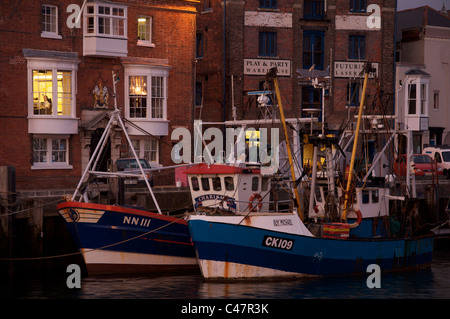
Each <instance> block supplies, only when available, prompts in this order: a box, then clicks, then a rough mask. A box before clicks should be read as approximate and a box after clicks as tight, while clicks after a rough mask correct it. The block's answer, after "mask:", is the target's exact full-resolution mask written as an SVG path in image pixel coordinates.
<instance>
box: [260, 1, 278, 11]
mask: <svg viewBox="0 0 450 319" xmlns="http://www.w3.org/2000/svg"><path fill="white" fill-rule="evenodd" d="M259 8H260V9H272V10H273V9H277V8H278V3H277V0H259Z"/></svg>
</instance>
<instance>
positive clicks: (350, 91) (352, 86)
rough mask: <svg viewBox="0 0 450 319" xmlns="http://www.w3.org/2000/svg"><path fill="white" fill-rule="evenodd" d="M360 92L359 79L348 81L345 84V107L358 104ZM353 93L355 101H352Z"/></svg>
mask: <svg viewBox="0 0 450 319" xmlns="http://www.w3.org/2000/svg"><path fill="white" fill-rule="evenodd" d="M355 91H356V92H355ZM361 94H362V83H361V82H360V81H349V83H348V85H347V107H356V106H359V104H360V102H361ZM353 95H355V99H356V102H353V99H352V97H353Z"/></svg>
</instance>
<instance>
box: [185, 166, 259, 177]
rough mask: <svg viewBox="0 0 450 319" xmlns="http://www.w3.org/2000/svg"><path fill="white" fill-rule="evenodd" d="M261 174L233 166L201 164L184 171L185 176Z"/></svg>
mask: <svg viewBox="0 0 450 319" xmlns="http://www.w3.org/2000/svg"><path fill="white" fill-rule="evenodd" d="M251 172H253V173H256V174H259V173H260V169H259V168H258V169H249V168H243V167H237V166H231V165H221V164H206V163H200V164H198V165H195V166H192V167H189V168H188V169H186V170H185V171H184V173H185V174H191V175H197V174H200V175H202V174H204V175H206V174H245V173H251Z"/></svg>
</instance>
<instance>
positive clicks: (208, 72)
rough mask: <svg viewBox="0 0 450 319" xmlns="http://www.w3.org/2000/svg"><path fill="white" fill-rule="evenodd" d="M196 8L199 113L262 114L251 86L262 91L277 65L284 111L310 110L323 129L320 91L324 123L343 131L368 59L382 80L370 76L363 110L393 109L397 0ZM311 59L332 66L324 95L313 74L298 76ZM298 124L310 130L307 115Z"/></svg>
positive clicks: (293, 114) (207, 1) (251, 0)
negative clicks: (263, 84) (315, 85)
mask: <svg viewBox="0 0 450 319" xmlns="http://www.w3.org/2000/svg"><path fill="white" fill-rule="evenodd" d="M370 6H372V7H370ZM372 8H373V9H372ZM198 11H199V13H198V20H197V63H196V65H197V68H196V118H201V119H203V120H213V121H219V120H233V119H234V118H236V119H237V120H243V119H262V118H264V109H263V108H261V107H258V104H257V101H256V98H257V96H252V95H249V92H252V91H260V90H262V83H263V82H264V80H265V73H266V72H267V71H268V69H269V68H270V66H277V67H278V76H279V83H280V87H281V88H282V101H283V106H284V109H285V113H286V116H287V117H288V118H291V119H302V118H303V120H306V119H307V118H309V117H310V116H311V113H313V115H314V116H316V117H318V119H319V123H318V125H314V129H316V130H320V128H321V126H322V125H321V124H322V123H321V122H322V99H323V98H325V101H324V105H325V127H326V128H327V129H328V132H329V133H333V134H336V135H340V134H341V133H342V131H343V129H344V128H345V124H346V122H347V119H349V118H351V119H353V114H354V112H355V111H356V109H357V107H356V106H358V105H359V102H360V98H361V91H362V83H363V81H362V79H363V74H361V68H362V66H363V64H364V62H367V61H370V62H372V63H373V65H374V66H375V67H376V69H377V77H378V78H379V83H380V87H379V89H378V88H377V85H376V81H374V80H371V81H370V84H369V85H370V88H369V89H368V91H367V96H366V106H367V109H369V108H370V110H371V112H372V113H373V111H374V108H375V107H376V112H377V114H380V113H381V112H383V113H385V114H393V109H394V74H395V71H394V64H395V58H394V53H395V35H394V31H395V13H396V2H395V1H394V0H345V1H336V0H328V1H324V0H289V1H276V0H261V1H260V0H247V1H231V0H224V1H215V0H203V1H202V2H201V4H200V7H199V10H198ZM312 66H314V67H313V69H314V70H316V71H321V72H322V73H324V72H329V76H330V80H329V82H328V84H329V87H328V89H327V90H326V91H325V92H324V93H325V94H324V95H322V89H320V88H315V87H314V86H313V84H312V82H311V81H310V80H308V79H306V78H304V79H303V80H304V81H299V75H300V73H299V72H297V70H299V69H302V70H303V72H302V74H304V72H307V71H309V69H310V68H311V67H312ZM224 70H225V72H224ZM311 72H314V71H311ZM299 82H301V83H299ZM378 91H379V92H380V94H379V95H377V94H376V93H377V92H378ZM224 92H225V93H224ZM232 94H233V95H232ZM378 97H380V99H381V103H379V99H378ZM380 104H381V105H382V109H380ZM224 105H225V106H224ZM233 106H234V107H235V113H233ZM298 128H299V129H300V130H303V132H304V133H309V132H310V128H309V124H308V123H307V122H302V123H298ZM294 143H295V141H294Z"/></svg>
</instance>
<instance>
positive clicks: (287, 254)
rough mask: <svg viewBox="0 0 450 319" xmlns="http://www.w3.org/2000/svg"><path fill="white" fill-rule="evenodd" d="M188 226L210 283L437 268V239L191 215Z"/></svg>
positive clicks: (203, 273)
mask: <svg viewBox="0 0 450 319" xmlns="http://www.w3.org/2000/svg"><path fill="white" fill-rule="evenodd" d="M261 218H266V217H261ZM267 218H268V219H269V220H270V217H267ZM261 224H264V223H261ZM266 224H267V225H269V224H270V223H266ZM188 225H189V229H190V232H191V236H192V241H193V243H194V247H195V250H196V253H197V258H198V260H199V265H200V269H201V272H202V275H203V277H204V278H206V279H250V278H277V277H299V276H333V275H350V274H363V273H366V271H367V267H368V266H369V265H370V264H377V265H378V266H380V268H381V271H398V270H407V269H416V268H421V267H427V266H429V265H430V264H431V258H432V251H433V237H432V236H424V237H420V238H414V239H368V238H366V239H351V238H348V239H327V238H317V237H313V236H309V235H304V234H294V233H288V232H285V231H282V230H274V228H275V227H271V226H268V227H266V228H261V227H255V226H254V225H248V224H247V225H246V224H244V223H239V224H238V223H236V222H235V221H234V220H232V219H230V221H229V222H227V218H226V217H220V219H217V218H214V217H207V216H191V217H190V219H189V220H188Z"/></svg>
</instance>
